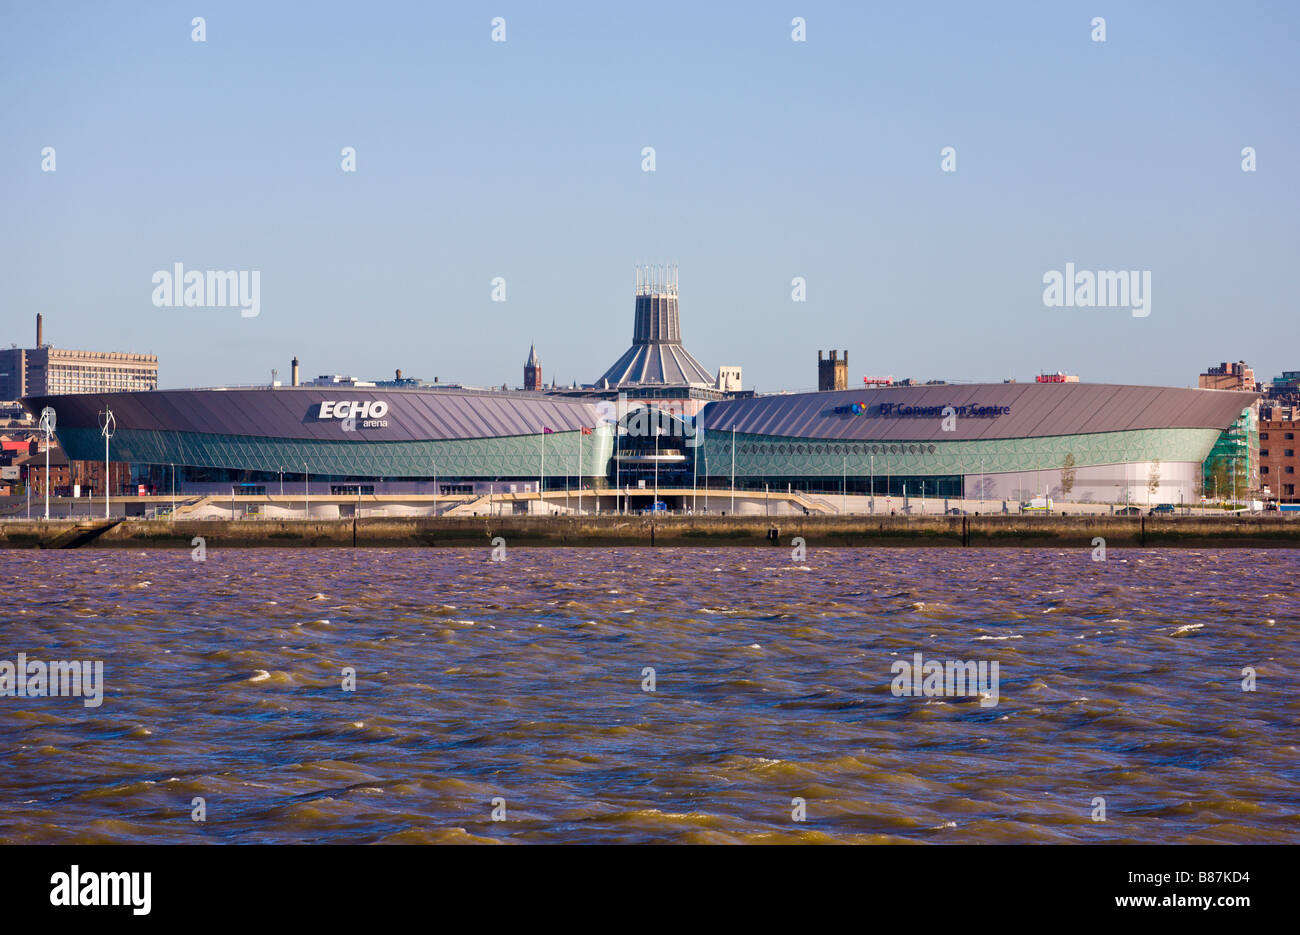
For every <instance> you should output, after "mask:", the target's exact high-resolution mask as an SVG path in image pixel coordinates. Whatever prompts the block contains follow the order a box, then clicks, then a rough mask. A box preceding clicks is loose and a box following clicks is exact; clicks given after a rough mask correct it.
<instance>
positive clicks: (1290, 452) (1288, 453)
mask: <svg viewBox="0 0 1300 935" xmlns="http://www.w3.org/2000/svg"><path fill="white" fill-rule="evenodd" d="M1282 456H1283V457H1286V458H1294V457H1295V449H1294V448H1283V449H1282Z"/></svg>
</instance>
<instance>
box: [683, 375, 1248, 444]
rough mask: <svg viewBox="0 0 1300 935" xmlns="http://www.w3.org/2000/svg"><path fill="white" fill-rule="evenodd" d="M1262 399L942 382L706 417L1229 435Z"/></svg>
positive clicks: (941, 434)
mask: <svg viewBox="0 0 1300 935" xmlns="http://www.w3.org/2000/svg"><path fill="white" fill-rule="evenodd" d="M1258 398H1259V397H1258V396H1257V395H1256V394H1255V393H1242V392H1235V391H1228V390H1199V389H1196V390H1194V389H1182V388H1179V387H1163V386H1124V385H1116V384H1106V383H974V384H939V385H933V386H928V385H927V386H893V387H879V388H874V389H862V390H840V391H835V392H823V393H801V394H798V395H790V396H759V397H754V398H751V399H735V400H727V401H722V402H712V403H709V404H708V405H707V406H705V408H704V410H703V413H702V415H701V418H702V424H703V426H704V428H705V429H707V430H709V431H724V432H729V431H731V430H732V429H735V430H736V431H737V432H743V433H746V434H754V435H779V436H786V437H795V438H842V439H852V440H875V439H882V440H902V441H962V440H973V439H993V438H1027V437H1034V436H1046V435H1080V434H1086V433H1096V432H1125V431H1134V430H1138V429H1160V428H1214V429H1226V428H1227V427H1228V426H1230V425H1231V424H1232V422H1233V421H1234V420H1235V419H1236V418H1237V417H1238V416H1239V415H1240V414H1241V411H1242V410H1243V409H1245V408H1246V407H1247V406H1249V405H1250V404H1251V403H1253V402H1254V401H1255V400H1256V399H1258ZM855 403H859V404H861V408H862V411H861V412H860V413H854V412H853V411H852V407H853V405H854V404H855ZM946 406H951V407H953V409H954V410H956V415H957V418H956V419H955V420H954V421H953V423H952V431H947V432H946V431H944V417H943V415H942V410H943V409H944V407H946ZM963 407H966V408H964V409H963ZM836 410H839V411H836ZM994 410H996V411H994ZM1003 410H1005V411H1003Z"/></svg>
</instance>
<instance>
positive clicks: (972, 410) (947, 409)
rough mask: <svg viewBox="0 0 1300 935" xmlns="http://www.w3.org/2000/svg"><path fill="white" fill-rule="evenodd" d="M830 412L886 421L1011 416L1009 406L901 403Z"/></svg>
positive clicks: (851, 406)
mask: <svg viewBox="0 0 1300 935" xmlns="http://www.w3.org/2000/svg"><path fill="white" fill-rule="evenodd" d="M831 411H832V412H834V413H836V414H838V415H849V416H861V415H867V416H880V417H882V418H886V419H943V418H946V417H948V416H954V415H955V416H957V417H958V418H964V419H996V418H997V417H998V416H1009V415H1011V407H1010V406H976V405H973V404H972V405H969V406H952V405H948V406H908V405H906V404H903V403H876V404H875V405H868V404H867V403H850V404H848V405H846V406H836V407H835V408H834V409H833V410H831Z"/></svg>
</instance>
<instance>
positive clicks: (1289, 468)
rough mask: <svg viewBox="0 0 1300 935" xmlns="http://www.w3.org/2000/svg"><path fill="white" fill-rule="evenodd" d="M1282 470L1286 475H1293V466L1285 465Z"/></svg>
mask: <svg viewBox="0 0 1300 935" xmlns="http://www.w3.org/2000/svg"><path fill="white" fill-rule="evenodd" d="M1283 470H1285V471H1286V473H1288V474H1294V473H1295V465H1293V464H1288V465H1287V466H1286V467H1285V468H1284V469H1283Z"/></svg>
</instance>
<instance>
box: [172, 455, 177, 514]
mask: <svg viewBox="0 0 1300 935" xmlns="http://www.w3.org/2000/svg"><path fill="white" fill-rule="evenodd" d="M171 469H172V522H173V523H174V522H176V465H174V464H173V465H172V466H171Z"/></svg>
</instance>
